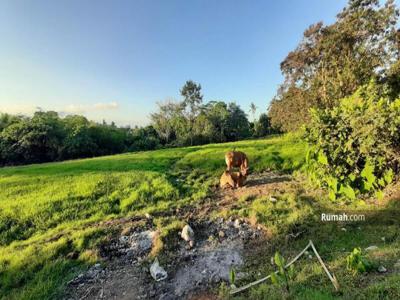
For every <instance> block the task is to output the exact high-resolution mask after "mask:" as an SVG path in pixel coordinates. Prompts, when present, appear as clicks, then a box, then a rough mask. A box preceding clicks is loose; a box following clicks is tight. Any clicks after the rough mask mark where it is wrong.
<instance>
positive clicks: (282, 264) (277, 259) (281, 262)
mask: <svg viewBox="0 0 400 300" xmlns="http://www.w3.org/2000/svg"><path fill="white" fill-rule="evenodd" d="M274 261H275V264H276V265H277V266H278V267H280V268H283V267H285V260H284V258H283V257H282V255H280V254H279V252H275V256H274Z"/></svg>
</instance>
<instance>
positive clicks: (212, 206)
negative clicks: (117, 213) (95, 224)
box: [65, 172, 299, 300]
mask: <svg viewBox="0 0 400 300" xmlns="http://www.w3.org/2000/svg"><path fill="white" fill-rule="evenodd" d="M298 187H299V183H298V182H297V181H296V180H294V179H293V178H292V177H291V176H289V175H285V174H279V173H276V172H265V173H262V174H252V175H250V176H249V177H248V179H247V183H246V185H245V186H244V187H242V188H239V189H235V190H230V189H227V190H220V189H217V190H215V192H214V194H213V196H212V197H210V198H207V199H205V200H204V201H203V203H202V204H201V205H197V206H196V207H195V208H193V207H189V208H183V209H180V210H177V211H175V212H171V213H173V214H175V215H177V216H179V217H180V218H182V220H189V222H188V224H189V225H190V226H191V227H192V228H193V231H194V236H195V245H194V247H192V248H190V247H189V245H188V243H187V242H186V241H184V240H183V239H180V238H177V239H174V240H173V241H175V240H176V242H175V244H174V245H169V247H170V248H171V246H172V248H173V249H174V251H173V252H172V253H169V254H168V259H167V260H165V261H161V262H160V265H161V266H162V267H163V268H164V269H165V271H166V272H167V274H168V277H167V278H166V279H165V280H162V281H158V282H157V281H155V280H154V279H153V278H152V277H151V275H150V272H149V267H150V265H151V264H152V261H149V259H147V257H148V254H149V253H150V251H151V248H152V241H153V240H152V239H153V236H154V235H155V234H156V228H152V225H151V222H147V226H145V228H143V226H141V227H140V228H136V227H135V225H134V224H135V222H136V221H140V220H127V219H125V220H119V221H118V220H115V221H111V222H109V223H110V224H108V225H115V224H116V223H118V222H120V223H128V224H129V222H131V223H132V228H131V230H128V231H127V232H126V233H122V234H121V236H120V237H116V238H115V239H112V240H110V242H109V243H108V245H106V246H105V247H104V249H101V253H102V256H103V257H104V262H103V263H102V264H96V265H95V266H93V267H92V268H90V269H89V270H88V271H86V272H85V273H82V274H80V275H79V276H78V277H77V278H75V279H74V280H72V281H71V282H70V283H69V284H68V288H67V292H66V295H65V299H162V300H167V299H217V296H216V295H215V294H214V293H213V291H215V288H216V287H218V286H219V285H220V284H221V283H222V282H226V283H227V284H228V282H229V272H230V269H231V268H232V267H234V268H235V269H240V266H241V265H243V264H244V263H245V262H246V259H248V257H249V253H251V252H252V250H254V245H255V244H260V243H267V242H268V241H267V237H266V234H265V231H264V230H263V228H261V227H260V226H256V225H254V224H253V225H251V224H250V222H248V220H244V219H234V218H228V219H223V218H217V219H214V220H211V219H210V215H211V212H212V211H215V210H221V209H229V208H230V207H233V206H234V205H235V202H236V201H237V199H240V198H242V197H251V196H254V197H257V196H260V195H271V194H272V195H274V194H277V193H278V194H279V193H283V192H285V191H287V190H290V189H293V188H298ZM144 218H146V217H144ZM147 218H148V216H147ZM103 225H104V224H103ZM236 276H237V277H240V276H245V274H241V273H237V274H236Z"/></svg>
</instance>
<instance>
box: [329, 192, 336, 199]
mask: <svg viewBox="0 0 400 300" xmlns="http://www.w3.org/2000/svg"><path fill="white" fill-rule="evenodd" d="M329 199H330V200H331V201H335V200H336V193H335V192H334V191H332V190H329Z"/></svg>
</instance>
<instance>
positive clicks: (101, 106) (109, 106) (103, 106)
mask: <svg viewBox="0 0 400 300" xmlns="http://www.w3.org/2000/svg"><path fill="white" fill-rule="evenodd" d="M93 107H94V108H95V109H96V110H112V109H118V108H119V105H118V103H117V102H115V101H113V102H110V103H96V104H95V105H93Z"/></svg>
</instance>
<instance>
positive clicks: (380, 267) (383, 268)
mask: <svg viewBox="0 0 400 300" xmlns="http://www.w3.org/2000/svg"><path fill="white" fill-rule="evenodd" d="M386 271H387V270H386V268H385V267H384V266H379V268H378V272H379V273H385V272H386Z"/></svg>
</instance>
